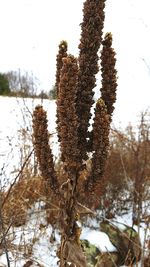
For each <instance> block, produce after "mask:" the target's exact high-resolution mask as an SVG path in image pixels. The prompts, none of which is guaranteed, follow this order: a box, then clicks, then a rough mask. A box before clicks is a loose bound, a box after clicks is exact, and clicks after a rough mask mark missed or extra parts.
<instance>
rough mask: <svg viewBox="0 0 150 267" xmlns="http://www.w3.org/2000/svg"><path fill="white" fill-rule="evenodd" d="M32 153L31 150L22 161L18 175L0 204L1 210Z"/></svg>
mask: <svg viewBox="0 0 150 267" xmlns="http://www.w3.org/2000/svg"><path fill="white" fill-rule="evenodd" d="M33 151H34V149H32V150H31V152H30V153H29V155H28V157H27V158H26V160H25V161H24V163H23V165H22V167H21V169H20V171H19V172H18V174H17V175H16V177H15V179H14V181H13V183H12V184H11V185H10V187H9V190H8V192H7V194H6V196H5V198H4V200H3V202H2V205H1V207H2V208H3V206H4V204H5V203H6V200H7V199H8V197H9V195H10V193H11V190H12V188H13V187H14V185H15V183H16V181H17V179H18V177H19V176H20V174H21V173H22V172H23V170H24V168H25V166H26V164H27V162H28V160H29V159H30V157H31V155H32V153H33Z"/></svg>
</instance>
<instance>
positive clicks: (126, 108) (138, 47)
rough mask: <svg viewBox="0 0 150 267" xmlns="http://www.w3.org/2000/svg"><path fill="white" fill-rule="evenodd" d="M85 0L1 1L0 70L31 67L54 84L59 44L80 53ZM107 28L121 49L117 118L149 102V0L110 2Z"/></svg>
mask: <svg viewBox="0 0 150 267" xmlns="http://www.w3.org/2000/svg"><path fill="white" fill-rule="evenodd" d="M83 2H84V1H83V0H54V1H52V0H0V37H1V40H0V72H5V71H8V70H16V69H18V68H20V69H23V70H27V71H32V72H33V74H34V75H35V76H36V77H37V78H38V79H39V80H40V83H41V89H44V90H46V91H49V90H50V89H51V87H52V85H53V84H54V83H55V65H56V61H55V60H56V53H57V51H58V44H59V42H60V41H61V40H62V39H64V40H67V41H68V45H69V52H70V53H73V54H74V55H77V54H78V44H79V38H80V26H79V24H80V23H81V22H82V6H83ZM105 10H106V20H105V30H104V33H105V32H106V31H111V32H112V34H113V39H114V42H113V46H114V48H115V50H116V53H117V59H118V61H117V69H118V77H119V78H118V94H117V102H116V110H115V114H114V115H115V121H117V123H118V122H119V121H121V124H123V125H124V124H125V123H126V122H128V121H133V120H135V117H136V115H137V113H138V112H139V111H141V110H145V109H146V108H147V107H148V106H150V15H149V10H150V0H107V1H106V9H105Z"/></svg>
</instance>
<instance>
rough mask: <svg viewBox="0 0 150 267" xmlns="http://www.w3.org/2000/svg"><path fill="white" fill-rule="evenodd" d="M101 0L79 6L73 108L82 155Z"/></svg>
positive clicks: (101, 22)
mask: <svg viewBox="0 0 150 267" xmlns="http://www.w3.org/2000/svg"><path fill="white" fill-rule="evenodd" d="M104 7H105V0H101V1H99V0H87V1H85V3H84V8H83V23H82V24H81V39H80V44H79V49H80V53H79V75H78V85H77V100H76V110H77V115H78V118H79V129H78V139H79V147H80V150H81V155H82V159H87V155H86V150H87V145H86V144H87V136H88V127H89V120H90V118H91V113H90V109H91V106H92V104H93V103H94V101H93V95H94V93H93V91H92V90H93V88H94V87H95V86H96V78H95V74H96V73H97V72H98V70H99V68H98V55H97V52H98V50H99V48H100V45H101V41H102V30H103V26H104V17H105V16H104Z"/></svg>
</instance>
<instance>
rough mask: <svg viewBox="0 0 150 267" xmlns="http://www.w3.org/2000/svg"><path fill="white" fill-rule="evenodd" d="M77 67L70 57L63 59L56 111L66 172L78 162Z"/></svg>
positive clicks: (73, 59)
mask: <svg viewBox="0 0 150 267" xmlns="http://www.w3.org/2000/svg"><path fill="white" fill-rule="evenodd" d="M77 74H78V65H77V60H76V58H74V57H73V56H72V55H69V56H67V57H66V58H63V67H62V70H61V76H60V84H59V97H58V100H57V110H58V115H59V122H58V127H59V129H60V140H61V142H60V148H61V154H62V156H61V158H62V161H63V162H64V165H65V168H66V170H67V171H68V172H69V173H70V172H72V171H73V170H76V167H77V164H78V162H79V149H78V139H77V130H78V120H77V116H76V110H75V101H76V84H77Z"/></svg>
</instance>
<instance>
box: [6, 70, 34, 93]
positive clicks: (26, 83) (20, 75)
mask: <svg viewBox="0 0 150 267" xmlns="http://www.w3.org/2000/svg"><path fill="white" fill-rule="evenodd" d="M5 75H6V77H7V80H8V82H9V87H10V90H11V92H12V93H15V94H17V95H19V96H34V95H36V92H37V85H38V79H37V78H36V77H34V75H33V74H32V73H29V72H23V71H21V70H20V69H19V70H17V71H9V72H7V73H6V74H5Z"/></svg>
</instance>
